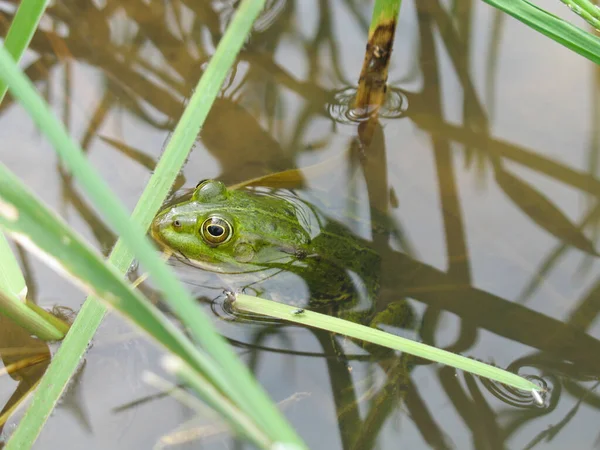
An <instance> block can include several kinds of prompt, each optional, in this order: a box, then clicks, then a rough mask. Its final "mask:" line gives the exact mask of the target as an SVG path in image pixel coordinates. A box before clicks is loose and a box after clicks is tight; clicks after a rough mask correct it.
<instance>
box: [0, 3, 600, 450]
mask: <svg viewBox="0 0 600 450" xmlns="http://www.w3.org/2000/svg"><path fill="white" fill-rule="evenodd" d="M0 4H1V5H2V8H1V9H2V11H3V12H2V15H3V18H4V19H5V20H3V21H2V26H3V27H6V24H7V23H9V21H10V20H11V18H12V15H13V11H14V2H10V1H5V2H2V3H0ZM268 4H269V8H268V11H266V12H265V13H264V14H263V15H262V16H261V18H260V19H259V21H258V22H257V23H256V25H255V29H254V31H253V33H252V35H251V38H250V39H249V41H248V42H247V44H246V46H245V47H244V49H243V51H242V52H241V54H240V56H239V58H238V61H237V63H236V65H235V70H234V71H232V73H231V74H230V75H229V76H228V79H227V81H226V85H225V87H224V89H223V90H222V92H221V95H220V96H219V98H218V99H217V100H216V102H215V104H214V107H213V109H212V111H211V113H210V115H209V117H208V119H207V121H206V123H205V126H204V128H203V130H202V132H201V134H200V136H199V139H198V141H197V143H196V145H195V148H194V150H193V151H192V153H191V155H190V158H189V160H188V161H187V163H186V165H185V168H184V170H183V173H182V176H181V177H179V178H178V182H177V183H176V186H175V189H176V191H177V192H181V190H184V189H187V188H192V187H194V186H195V185H196V183H197V182H198V181H199V180H202V179H207V178H217V179H220V180H222V181H224V182H226V183H228V184H231V183H236V182H240V181H243V180H247V179H250V178H253V177H257V176H261V175H264V174H268V173H272V172H277V171H281V170H286V169H293V168H301V167H307V166H311V165H314V164H317V163H321V162H324V164H325V167H326V171H325V173H320V174H314V176H312V175H313V172H311V171H307V172H306V173H305V178H306V179H305V181H304V190H306V191H310V192H311V193H312V194H313V195H316V196H317V197H319V198H320V199H321V200H322V201H323V202H324V203H325V204H327V205H330V207H331V210H332V211H333V210H335V211H336V220H340V221H344V222H345V224H346V225H347V226H348V227H349V228H350V229H352V230H353V231H354V232H355V233H356V234H357V235H359V236H362V237H364V238H367V239H368V238H369V229H368V228H367V229H364V227H362V226H361V224H364V223H366V222H367V221H368V219H369V216H370V211H371V208H370V206H371V207H373V208H377V209H379V210H384V211H387V212H388V213H389V215H390V217H391V218H392V221H391V223H392V224H393V229H394V233H393V236H391V237H389V236H388V237H387V239H386V240H385V242H384V245H383V246H382V250H381V251H382V255H383V256H384V258H383V265H382V269H381V274H380V275H381V284H382V289H381V292H380V296H381V299H380V301H381V302H382V303H383V304H387V303H390V302H392V301H394V300H402V301H404V304H405V307H406V310H407V311H409V312H410V314H411V315H412V318H413V321H412V322H411V325H410V326H405V325H401V324H400V325H398V326H396V327H394V326H385V327H384V328H385V329H386V330H388V331H392V332H395V333H397V334H399V335H402V336H405V337H409V338H412V339H416V340H419V341H422V342H426V343H428V344H432V345H435V346H436V347H440V348H446V349H450V350H452V351H454V352H458V353H461V354H463V355H466V356H470V357H473V358H476V359H478V360H481V361H484V362H489V363H494V364H496V365H498V366H499V367H503V368H510V370H513V371H518V372H519V373H520V374H522V375H526V376H531V377H535V379H536V380H538V382H540V383H543V384H544V385H546V386H547V388H548V393H547V395H546V398H545V405H544V406H543V407H539V406H536V405H534V404H533V402H532V400H531V399H530V398H522V397H518V396H516V395H515V394H514V393H511V392H509V391H507V390H506V389H505V388H502V387H498V386H494V385H491V384H490V383H486V382H483V381H482V380H480V379H476V378H474V377H471V376H468V375H465V374H464V373H462V372H456V371H454V370H450V369H448V368H444V367H442V366H440V365H437V364H431V363H425V362H423V361H415V360H414V359H410V358H407V357H406V356H404V355H397V356H396V357H394V358H387V359H385V360H384V359H381V358H376V357H374V356H372V355H369V353H367V352H366V351H365V350H364V349H363V348H361V347H360V346H358V345H356V344H354V343H352V342H349V341H344V340H343V339H335V340H333V341H332V339H331V337H330V336H329V335H327V334H326V333H319V332H315V331H311V330H310V329H306V328H303V327H296V326H292V325H280V324H279V325H274V324H273V323H264V322H258V321H252V320H250V321H233V320H231V319H232V316H231V313H230V312H229V311H228V310H227V308H225V307H224V303H223V295H222V290H223V288H227V287H229V286H226V285H223V284H220V283H221V282H220V280H219V279H216V278H215V277H214V276H213V275H211V274H208V273H205V272H202V271H199V270H197V269H191V268H189V267H186V266H183V265H181V264H178V263H174V265H175V266H176V268H177V271H178V273H179V274H180V276H181V278H182V279H184V280H185V282H186V284H187V285H188V286H189V288H190V289H191V290H192V292H193V293H194V295H195V296H197V297H198V299H199V307H202V308H204V309H205V311H206V312H207V313H209V314H210V315H211V316H212V317H213V318H214V323H215V326H217V328H218V329H219V331H220V332H221V333H222V334H223V335H224V336H226V337H227V338H228V339H230V340H231V342H232V343H233V345H234V346H235V347H236V351H237V352H238V354H239V356H240V357H241V358H242V359H243V360H244V361H245V362H246V363H247V364H248V365H249V366H250V367H251V368H252V370H253V372H254V373H255V375H256V376H257V378H258V380H259V381H260V382H261V384H262V385H263V386H265V388H266V390H267V391H268V392H269V394H270V395H271V397H272V398H273V399H274V401H276V402H280V403H281V407H282V409H283V410H284V412H285V415H286V417H287V418H288V419H289V420H290V422H291V423H292V424H293V426H294V427H295V428H296V429H297V430H298V432H299V433H300V435H301V436H302V437H303V438H304V439H305V440H306V442H307V444H308V445H309V447H310V448H311V449H338V448H344V449H350V448H359V449H369V448H379V449H392V448H411V449H419V448H435V449H470V448H473V449H488V448H489V449H500V448H510V449H525V448H545V449H546V448H548V449H554V448H556V449H563V448H567V447H569V448H577V449H588V448H597V447H598V446H599V445H600V431H598V426H597V424H598V420H599V418H600V415H599V413H598V410H599V408H600V392H599V391H598V389H597V387H598V374H600V359H599V358H598V355H599V354H600V340H599V339H600V321H599V320H598V314H599V312H600V287H599V286H600V284H599V282H600V264H599V263H598V258H597V257H596V255H594V254H593V253H594V251H593V250H592V248H593V247H594V246H595V247H597V244H594V243H595V242H596V243H597V241H598V235H599V231H600V228H599V225H600V213H599V209H598V208H599V206H598V196H599V195H600V176H599V174H598V172H599V171H600V163H599V161H600V150H599V147H600V129H599V128H598V112H599V110H600V109H599V108H600V97H599V95H598V94H599V92H600V91H599V80H600V71H599V69H598V68H597V67H596V66H595V65H594V64H592V63H591V62H589V61H587V60H586V59H584V58H582V57H580V56H578V55H576V54H574V53H572V52H570V51H568V50H567V49H566V48H564V47H561V46H560V45H558V44H556V43H554V42H553V41H550V40H548V39H546V38H545V37H543V36H541V35H539V34H537V33H536V32H534V31H533V30H531V29H529V28H527V27H526V26H524V25H523V24H521V23H520V22H517V21H516V20H514V19H512V18H510V17H508V16H505V15H503V14H502V13H500V12H498V11H496V10H494V9H493V8H491V7H489V6H487V5H485V4H484V3H483V2H474V1H472V0H458V1H456V2H438V1H436V0H427V1H419V2H417V1H408V0H407V1H405V2H403V5H402V9H401V12H400V19H399V24H398V29H397V32H396V38H395V43H394V52H393V56H392V63H391V67H390V73H389V86H390V88H391V89H390V94H389V95H390V100H389V102H388V105H386V108H385V110H384V111H382V114H381V116H380V120H379V124H378V125H377V127H376V128H375V129H374V132H373V138H372V140H371V142H370V145H368V146H366V148H363V150H364V152H363V157H362V158H356V157H355V155H354V154H353V153H352V152H347V150H348V149H349V148H353V147H356V145H357V142H360V139H361V137H362V136H363V132H364V127H362V126H361V125H359V124H358V123H357V122H355V121H353V120H351V117H352V115H351V114H350V113H349V111H348V102H349V99H351V98H352V94H353V92H354V89H355V88H356V82H357V80H358V76H359V73H360V70H361V65H362V62H363V56H364V49H365V43H366V38H367V27H368V24H369V21H370V14H371V10H370V8H371V2H361V1H358V0H320V1H316V0H315V1H306V0H296V1H292V0H288V1H285V0H270V1H268ZM236 5H237V2H235V1H233V0H231V1H228V0H212V1H208V0H199V1H188V0H182V1H168V2H157V1H146V2H144V1H137V0H123V1H115V0H96V1H93V2H87V1H82V0H71V1H60V0H58V1H56V2H53V3H52V6H51V7H50V8H49V9H48V11H47V14H46V17H45V18H44V19H43V21H42V31H40V32H38V33H37V34H36V36H35V37H34V40H33V42H32V45H31V48H32V50H31V51H29V52H28V53H27V55H26V57H25V58H24V62H23V64H24V66H25V67H27V73H28V75H29V76H30V77H32V78H33V79H34V80H35V81H36V86H37V87H38V89H39V90H40V91H41V92H43V93H44V95H45V96H46V97H47V99H48V100H49V101H50V103H51V104H52V106H53V108H54V110H55V111H56V113H57V114H58V115H59V116H60V117H61V118H62V119H63V120H64V122H65V123H66V124H67V126H68V128H69V130H70V132H71V134H72V135H73V136H74V137H75V138H76V139H77V140H78V141H79V142H80V143H81V144H82V146H83V148H84V149H85V150H86V152H87V155H88V157H89V159H90V161H91V162H92V163H93V164H94V166H95V167H96V168H97V169H98V170H99V171H100V173H101V174H102V175H103V177H104V178H105V179H106V180H107V181H108V182H109V183H110V186H111V187H112V188H113V190H114V191H115V192H116V193H117V194H118V195H119V197H120V198H121V199H122V201H123V202H124V203H125V204H126V205H127V207H128V208H130V209H133V207H134V205H135V204H136V201H137V199H138V197H139V196H140V194H141V192H142V190H143V189H144V187H145V183H146V182H147V180H148V178H149V176H150V174H151V172H152V170H153V167H154V165H155V164H156V161H157V160H158V158H159V157H160V155H161V152H162V150H163V148H164V143H165V141H166V140H167V139H168V136H169V133H170V131H171V130H172V129H173V127H174V125H175V123H176V121H177V120H178V118H179V116H180V114H181V111H182V108H183V106H184V105H185V101H186V99H187V98H189V96H190V93H191V91H192V89H193V88H194V86H195V84H196V82H197V80H198V78H199V77H200V75H201V74H202V71H203V70H204V68H205V67H206V63H207V61H208V60H209V59H210V56H211V55H212V53H213V52H214V49H215V45H216V43H217V42H218V41H219V39H220V36H221V35H222V32H223V30H224V29H225V27H226V26H227V23H228V22H229V20H230V18H231V14H232V12H233V11H234V9H235V7H236ZM544 8H549V9H550V10H551V11H552V12H554V13H556V14H558V15H560V16H562V17H565V18H569V20H573V21H577V18H576V17H575V16H573V15H572V14H571V13H569V11H568V9H567V8H566V7H564V6H563V5H562V4H561V3H560V2H558V1H557V2H553V3H548V2H544ZM4 32H5V30H4ZM0 136H1V140H2V142H3V145H2V148H0V158H1V161H2V162H3V163H4V164H6V165H7V166H8V167H9V168H10V169H11V170H13V171H14V172H15V173H16V174H17V175H18V176H20V177H21V178H22V179H23V180H25V181H26V182H27V184H28V185H29V186H30V187H31V189H33V190H34V191H35V192H36V194H38V195H39V196H40V197H41V198H42V199H43V201H44V202H45V203H46V204H48V205H50V206H51V207H52V208H53V209H55V210H56V211H57V212H58V213H59V214H60V215H61V216H62V217H63V218H64V219H65V220H66V221H67V222H68V223H69V224H70V225H72V226H73V227H75V229H76V230H77V231H78V232H79V233H81V234H82V235H83V236H84V237H85V238H86V239H88V240H89V241H90V242H91V243H93V245H95V246H96V247H97V248H99V249H101V250H102V251H103V252H107V251H108V250H109V249H110V247H111V245H112V244H113V243H114V239H115V237H114V234H113V232H112V231H111V230H110V229H109V228H108V227H107V226H106V225H105V224H104V222H103V221H102V219H101V218H100V217H99V216H98V214H97V212H96V211H95V210H94V208H93V207H92V206H91V205H90V203H89V202H88V200H87V199H86V198H85V196H84V195H83V194H82V192H81V190H80V189H79V188H78V187H77V185H76V183H75V182H73V180H72V179H71V178H70V177H69V174H68V173H67V172H66V171H64V170H63V168H62V167H61V165H60V163H59V161H58V159H57V157H56V155H55V153H54V152H53V151H52V149H51V148H50V146H49V144H48V142H47V141H46V140H45V139H44V138H43V137H41V136H40V134H39V133H38V132H37V131H36V128H35V127H34V125H33V123H32V122H31V120H30V119H29V118H28V116H27V114H26V113H25V112H24V111H23V110H22V109H21V108H20V107H19V106H18V105H16V104H15V103H14V102H13V101H12V99H11V98H10V97H9V98H7V99H6V100H5V102H3V104H2V107H1V108H0ZM357 218H358V220H357ZM20 257H21V261H22V263H23V266H24V267H25V269H26V273H27V278H28V285H29V287H30V293H31V297H32V299H34V300H35V301H37V303H38V304H39V305H42V306H44V307H53V306H57V305H58V306H61V307H64V308H69V309H71V310H73V311H77V310H78V309H79V308H80V306H81V304H82V302H83V300H84V295H83V294H82V293H81V292H80V291H79V290H77V289H76V288H75V287H73V286H72V285H70V284H69V283H68V282H66V281H65V280H63V279H61V278H60V277H59V276H58V275H56V274H55V273H54V272H52V271H51V270H50V269H49V268H47V267H45V266H44V265H43V263H41V262H40V261H38V260H36V259H35V258H33V257H31V256H30V255H27V254H23V253H20ZM133 272H134V273H133V274H132V278H135V277H136V276H137V275H139V274H140V273H139V272H140V271H138V270H134V271H133ZM282 285H285V286H292V287H288V290H291V291H292V292H291V295H292V296H295V297H296V298H300V299H301V298H303V297H305V296H306V287H303V286H302V283H301V282H299V280H291V281H290V282H289V283H288V282H287V281H285V283H279V286H280V287H281V286H282ZM273 286H275V287H274V288H276V287H277V286H276V285H275V284H274V285H273ZM142 288H143V289H144V291H145V292H147V293H149V294H150V295H152V286H151V284H150V283H145V284H144V285H143V286H142ZM274 288H273V289H274ZM257 289H258V290H259V291H260V292H266V293H268V292H269V289H271V285H270V284H269V283H263V284H261V285H260V286H258V287H257ZM286 294H289V293H286ZM154 298H156V296H155V297H154ZM157 300H158V298H157ZM334 347H336V348H334ZM55 350H56V348H55V347H54V346H50V347H48V346H46V345H44V344H41V343H39V342H38V341H36V340H34V339H31V338H28V337H27V336H25V335H24V334H23V333H21V332H20V331H19V330H18V329H16V328H15V327H13V326H11V325H10V324H9V323H8V322H7V321H6V320H3V321H2V324H1V328H0V356H2V360H3V363H4V365H5V366H6V365H8V364H10V363H12V362H15V361H18V360H20V359H22V358H24V357H29V356H31V355H47V354H48V352H49V351H50V352H54V351H55ZM340 352H343V354H344V355H345V356H344V357H341V356H340ZM161 354H162V353H161V351H160V350H159V349H157V348H156V347H155V346H154V345H153V344H152V343H150V342H149V341H147V340H146V338H145V337H144V336H142V335H141V334H140V333H139V332H138V331H137V330H136V329H133V328H132V327H131V326H130V325H129V324H128V323H127V322H125V321H124V320H123V319H121V318H120V317H119V316H118V315H116V314H115V313H109V315H108V316H107V318H106V319H105V321H104V322H103V324H102V325H101V327H100V329H99V331H98V333H97V335H96V337H95V339H94V341H93V345H92V347H91V348H90V349H89V351H88V353H87V354H86V359H85V362H84V363H83V364H82V366H81V369H80V370H79V373H78V376H77V378H76V379H75V380H74V382H73V383H72V384H71V385H70V386H69V388H68V390H67V392H66V393H65V395H64V397H63V398H62V400H61V402H60V404H59V405H58V407H57V408H56V410H55V411H54V413H53V415H52V417H51V418H50V420H49V421H48V423H47V425H46V427H45V428H44V430H43V432H42V434H41V435H40V438H39V439H38V441H37V443H36V445H35V448H39V449H55V448H61V449H80V448H88V449H106V448H111V449H148V448H153V447H156V448H181V449H187V448H190V449H191V448H215V449H217V448H247V446H245V445H243V444H241V443H239V442H236V441H235V439H233V438H232V436H231V435H230V434H229V433H228V432H227V431H226V430H225V429H224V428H223V427H222V425H221V423H220V422H219V421H218V420H216V419H214V417H212V416H211V415H210V414H209V413H207V412H206V411H200V412H197V411H195V410H194V409H193V408H190V407H189V406H188V405H186V404H184V403H181V402H179V401H178V400H176V399H174V398H173V397H171V396H169V395H168V393H165V391H164V389H162V388H157V387H156V386H153V385H149V384H147V383H145V382H144V380H145V379H146V378H147V373H148V372H154V373H156V374H158V375H159V376H161V377H167V378H168V376H167V375H165V373H164V372H163V371H162V369H161V367H160V358H161ZM43 370H44V364H43V363H42V364H35V365H32V366H29V367H27V368H25V369H22V370H21V371H19V372H17V373H14V374H13V375H12V377H10V376H7V375H4V376H0V404H2V405H6V406H5V408H4V411H3V412H5V411H6V410H8V409H9V408H10V407H11V405H13V404H14V401H15V400H16V399H18V398H20V397H21V396H22V395H23V394H24V393H27V392H28V391H29V390H30V388H31V387H32V385H33V384H34V383H35V382H36V380H37V379H38V378H39V376H40V375H41V373H43ZM22 415H23V408H22V407H21V408H20V409H17V411H16V412H15V413H14V414H12V415H11V417H10V419H9V420H8V422H7V424H6V425H5V426H4V427H3V430H2V434H1V435H0V436H2V437H6V436H8V435H9V434H10V433H11V431H12V430H14V428H15V426H16V424H17V423H18V421H19V419H20V418H21V417H22ZM0 446H1V444H0Z"/></svg>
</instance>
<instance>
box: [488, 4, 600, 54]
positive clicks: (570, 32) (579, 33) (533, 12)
mask: <svg viewBox="0 0 600 450" xmlns="http://www.w3.org/2000/svg"><path fill="white" fill-rule="evenodd" d="M484 1H485V2H486V3H488V4H490V5H492V6H493V7H495V8H498V9H500V10H501V11H504V12H505V13H507V14H510V15H511V16H513V17H514V18H515V19H517V20H520V21H521V22H523V23H524V24H525V25H528V26H530V27H531V28H533V29H534V30H536V31H539V32H540V33H542V34H544V35H546V36H548V37H549V38H551V39H553V40H555V41H556V42H558V43H559V44H562V45H564V46H565V47H567V48H569V49H571V50H573V51H574V52H577V53H579V54H580V55H583V56H585V57H586V58H587V59H589V60H590V61H593V62H595V63H596V64H599V63H600V38H598V37H597V36H594V35H593V34H591V33H588V32H587V31H584V30H582V29H580V28H577V27H576V26H575V25H572V24H570V23H569V22H567V21H565V20H563V19H561V18H559V17H556V16H555V15H554V14H550V13H549V12H547V11H544V10H543V9H541V8H539V7H537V6H535V5H534V4H532V3H530V2H528V1H527V0H484Z"/></svg>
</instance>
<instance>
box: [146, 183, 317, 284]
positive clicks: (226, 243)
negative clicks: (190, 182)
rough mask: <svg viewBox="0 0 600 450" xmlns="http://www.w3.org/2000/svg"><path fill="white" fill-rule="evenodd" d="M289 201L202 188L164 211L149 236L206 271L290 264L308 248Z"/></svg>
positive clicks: (208, 185)
mask: <svg viewBox="0 0 600 450" xmlns="http://www.w3.org/2000/svg"><path fill="white" fill-rule="evenodd" d="M297 213H298V211H297V207H296V205H295V204H294V203H292V202H290V201H289V200H287V199H285V198H281V197H277V196H273V195H269V194H266V193H259V192H256V191H251V190H229V189H227V187H226V186H225V185H224V184H223V183H222V182H220V181H215V180H205V181H202V182H200V183H199V184H198V186H197V187H196V189H195V190H194V193H193V195H192V197H191V199H190V200H187V201H183V202H180V203H176V204H174V205H171V206H169V207H167V208H165V209H164V210H163V211H161V212H160V213H159V214H158V215H157V216H156V217H155V218H154V220H153V222H152V226H151V235H152V237H153V238H154V240H156V241H157V242H158V243H159V244H160V245H161V246H163V247H165V248H166V249H168V250H171V251H172V252H174V254H175V255H177V256H178V257H180V258H182V259H183V260H185V261H187V262H189V263H191V264H193V265H196V266H199V267H202V268H204V269H207V270H210V271H214V272H223V273H239V272H250V271H255V270H261V268H263V267H265V266H268V265H269V264H284V263H286V262H288V261H292V260H293V259H294V258H295V257H296V255H297V254H298V253H299V252H301V251H302V250H303V249H304V248H305V247H306V246H307V245H308V244H309V243H310V236H309V233H308V231H307V230H306V229H305V228H303V227H302V225H301V223H300V222H299V220H298V214H297Z"/></svg>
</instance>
